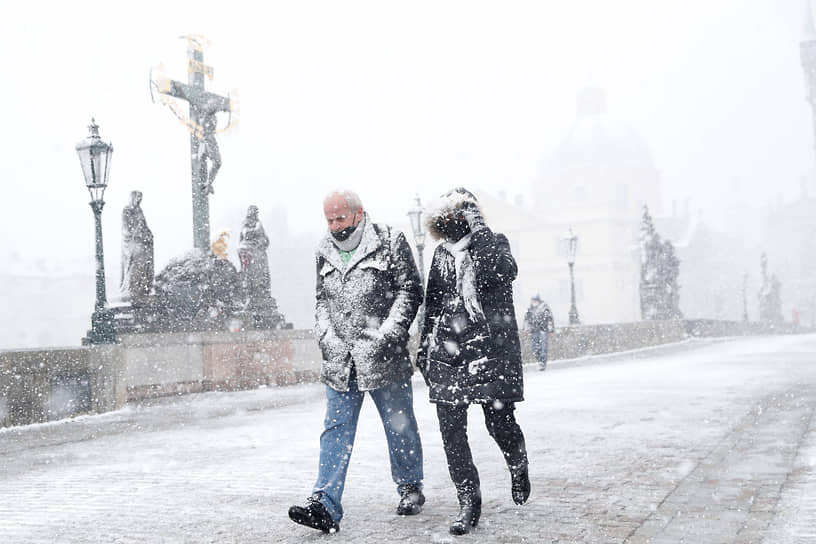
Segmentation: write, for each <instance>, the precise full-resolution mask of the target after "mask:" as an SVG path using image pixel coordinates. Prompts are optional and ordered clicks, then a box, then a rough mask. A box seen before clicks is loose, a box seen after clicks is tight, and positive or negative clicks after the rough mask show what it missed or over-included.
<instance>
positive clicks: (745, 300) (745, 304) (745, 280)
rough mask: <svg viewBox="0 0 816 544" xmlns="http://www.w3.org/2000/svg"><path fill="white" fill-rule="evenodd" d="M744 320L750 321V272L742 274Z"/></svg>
mask: <svg viewBox="0 0 816 544" xmlns="http://www.w3.org/2000/svg"><path fill="white" fill-rule="evenodd" d="M742 320H743V321H748V272H743V274H742Z"/></svg>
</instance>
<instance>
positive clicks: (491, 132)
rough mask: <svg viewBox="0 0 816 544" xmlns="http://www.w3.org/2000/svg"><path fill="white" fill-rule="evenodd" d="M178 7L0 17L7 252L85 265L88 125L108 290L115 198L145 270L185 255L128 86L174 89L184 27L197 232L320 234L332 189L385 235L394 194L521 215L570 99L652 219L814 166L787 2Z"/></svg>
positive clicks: (173, 147)
mask: <svg viewBox="0 0 816 544" xmlns="http://www.w3.org/2000/svg"><path fill="white" fill-rule="evenodd" d="M176 4H177V3H175V2H173V3H171V2H156V1H142V2H138V3H130V5H131V6H132V7H130V8H129V9H122V8H121V7H119V6H118V4H117V3H114V2H83V1H78V2H70V3H63V2H22V1H5V2H2V3H1V4H0V74H2V78H3V79H2V81H3V85H2V86H0V99H2V104H4V112H3V113H4V115H3V117H4V119H5V126H4V130H3V131H2V132H0V154H1V155H0V156H2V163H3V191H4V194H3V198H2V199H0V232H2V233H3V234H2V237H3V242H2V248H3V250H4V252H5V253H6V254H8V253H9V252H13V251H17V252H19V253H22V254H24V255H26V256H31V255H36V256H38V257H45V258H50V257H51V256H53V258H55V259H61V258H66V257H69V256H75V255H90V254H91V253H92V251H93V238H92V237H93V231H92V214H91V211H90V209H89V207H88V205H87V202H88V194H87V191H86V190H85V188H84V186H83V178H82V173H81V170H80V166H79V161H78V159H77V157H76V153H75V150H74V146H75V144H76V143H77V142H78V141H79V140H81V139H82V138H84V137H85V136H86V134H87V128H86V126H87V125H88V122H89V120H90V118H91V116H94V117H95V118H96V120H97V122H98V123H99V125H100V127H101V128H100V132H101V135H102V137H103V139H105V140H106V141H111V142H112V143H113V144H114V147H115V152H114V157H113V162H112V169H111V175H110V176H111V177H110V182H111V185H110V188H109V189H108V191H107V193H106V195H105V200H106V201H107V203H108V204H107V205H106V208H105V211H104V229H105V230H104V232H105V237H106V238H105V246H106V257H107V259H106V261H107V266H108V270H109V278H110V277H111V276H116V275H117V274H118V259H119V240H120V235H119V221H120V213H121V209H122V207H123V206H124V205H125V204H126V202H127V195H128V193H129V192H130V191H131V190H133V189H140V190H142V191H143V192H144V193H145V197H144V202H143V207H144V209H145V214H146V216H147V219H148V222H149V224H150V226H151V228H152V229H153V232H154V235H155V236H156V260H157V269H160V268H161V267H163V266H164V264H166V262H167V260H168V259H169V258H171V257H173V256H176V255H178V254H179V253H181V252H183V251H184V250H186V249H188V248H189V247H191V246H192V234H191V226H190V222H191V212H190V206H191V205H190V159H189V137H188V133H187V131H186V129H185V128H184V127H183V126H182V125H181V124H180V123H179V122H178V121H177V120H176V119H175V118H174V117H173V116H172V114H171V113H170V111H169V110H168V109H167V108H166V107H164V106H162V105H161V104H159V103H155V104H154V103H151V100H150V93H149V88H148V73H149V70H150V68H151V66H156V65H158V64H159V63H160V62H162V63H164V65H165V68H166V74H167V75H168V76H169V77H171V78H175V79H180V80H185V81H186V77H187V75H186V64H185V63H186V42H185V41H184V40H181V39H178V36H181V35H183V34H201V35H204V36H206V37H207V38H208V39H209V40H210V41H211V46H210V47H208V48H207V49H206V50H205V52H204V60H205V63H206V64H208V65H210V66H213V67H214V73H215V79H214V80H213V81H209V80H208V81H207V82H206V84H207V88H208V90H211V91H214V92H218V93H220V94H225V93H228V92H230V93H231V92H232V91H233V90H235V89H237V91H238V93H239V97H240V124H239V125H238V126H237V128H234V129H232V130H230V131H229V132H227V133H226V134H224V135H222V136H220V137H219V141H220V146H221V154H222V157H223V161H224V164H223V167H222V169H221V172H220V174H219V177H218V179H217V180H216V185H215V195H214V198H213V199H211V215H212V217H213V225H212V229H213V232H215V231H216V230H217V229H218V228H220V227H229V228H233V229H234V231H235V230H237V228H238V227H239V226H240V222H241V219H242V214H243V210H245V209H246V206H247V205H249V204H256V205H258V206H259V207H260V208H261V211H262V213H264V212H265V211H266V210H269V209H272V208H285V209H286V213H287V216H288V219H289V227H290V228H291V229H292V230H293V231H294V232H296V233H303V232H307V231H309V232H314V233H319V232H320V231H321V230H322V229H323V228H324V227H323V222H322V218H321V209H320V197H321V196H322V194H323V193H325V192H326V191H327V190H329V189H331V188H334V187H337V186H349V187H352V188H355V189H357V190H358V192H359V193H360V195H361V196H362V198H363V201H364V202H365V204H366V205H367V208H368V209H369V211H370V212H371V213H372V216H373V217H374V219H375V220H377V221H388V222H394V221H402V220H404V218H405V212H406V211H407V209H408V208H409V207H410V206H411V198H412V196H413V194H414V193H416V192H418V193H419V194H420V195H421V196H422V197H423V199H427V198H429V197H432V196H435V195H437V194H439V193H441V192H442V191H443V190H445V189H447V188H450V187H453V186H458V185H464V186H467V187H469V188H474V189H482V190H488V191H492V192H494V193H497V192H498V191H499V190H501V189H504V190H506V191H507V193H508V194H509V195H510V196H513V195H515V194H517V193H522V194H525V195H526V197H527V201H528V202H529V201H530V197H529V194H530V192H531V187H532V185H533V183H535V182H536V180H537V177H538V176H539V173H540V172H541V170H542V165H543V163H544V161H546V160H547V158H548V157H549V156H551V155H552V153H553V152H554V151H555V149H556V148H557V146H558V143H559V142H560V140H561V139H562V138H563V137H564V136H565V135H566V133H567V131H568V129H569V127H570V125H571V123H572V121H573V120H574V118H575V100H576V96H577V93H578V92H579V91H580V89H581V88H582V87H584V86H586V85H589V84H593V85H598V86H600V87H602V88H603V89H604V90H605V91H606V94H607V103H608V109H609V112H610V114H611V115H612V116H614V117H616V118H618V119H622V120H625V121H626V122H627V123H629V124H630V125H631V126H632V127H634V128H635V130H636V131H638V132H639V133H640V135H641V136H642V137H643V139H644V140H645V141H646V142H647V143H648V145H649V147H650V149H651V152H652V155H653V157H654V161H655V164H656V166H657V168H658V170H659V171H660V175H661V184H662V190H663V196H664V210H670V209H671V206H670V203H671V201H672V200H673V199H676V200H678V201H682V200H684V199H685V198H686V197H691V199H692V207H694V208H702V209H704V211H705V217H706V218H707V219H709V220H711V221H712V222H713V223H715V224H717V222H718V220H717V218H716V216H717V214H718V213H719V211H720V210H721V209H723V207H727V206H728V204H729V202H732V201H734V200H737V199H742V200H745V201H748V202H750V203H753V204H755V205H756V206H763V205H765V203H767V202H769V201H772V200H776V198H777V194H781V195H783V197H784V198H787V199H790V198H793V197H795V196H796V195H798V194H799V191H800V182H801V179H802V176H804V175H806V174H807V175H810V172H811V169H812V167H811V165H812V164H813V161H814V158H813V152H812V145H813V144H812V128H811V120H810V119H811V118H810V112H809V109H808V106H807V104H806V103H805V101H804V81H803V75H802V71H801V69H800V67H799V50H798V44H799V41H800V40H801V38H802V27H803V23H802V14H803V6H802V2H801V1H799V0H717V1H716V2H711V1H706V0H685V1H683V0H676V1H669V0H640V1H637V0H622V1H616V2H608V1H604V0H579V1H569V2H567V1H547V2H543V1H528V2H498V1H496V2H474V1H457V2H410V3H397V2H384V1H371V2H328V1H325V2H306V1H297V2H295V1H291V2H269V3H268V5H266V6H265V7H263V8H259V7H257V5H256V3H250V2H232V3H229V4H228V3H225V2H207V1H198V2H194V3H178V4H179V5H176ZM739 192H741V194H737V193H739ZM222 223H228V224H222ZM721 226H723V227H724V226H725V225H721ZM236 234H237V233H236ZM275 234H276V233H275V232H271V233H270V235H272V236H274V235H275Z"/></svg>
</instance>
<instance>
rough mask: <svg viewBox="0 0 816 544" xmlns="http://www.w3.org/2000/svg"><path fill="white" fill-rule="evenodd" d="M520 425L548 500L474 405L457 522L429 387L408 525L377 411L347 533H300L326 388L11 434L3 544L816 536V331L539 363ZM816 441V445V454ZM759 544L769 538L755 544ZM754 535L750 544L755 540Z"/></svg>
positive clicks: (356, 477) (193, 402)
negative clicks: (477, 517) (414, 511)
mask: <svg viewBox="0 0 816 544" xmlns="http://www.w3.org/2000/svg"><path fill="white" fill-rule="evenodd" d="M525 380H526V383H525V386H526V398H527V400H526V401H525V402H523V403H520V404H519V405H518V410H517V416H518V419H519V422H520V424H521V426H522V429H523V430H524V432H525V434H526V438H527V444H528V450H529V455H530V459H531V477H532V481H533V493H532V497H531V500H530V502H529V503H528V504H527V505H525V506H521V507H519V506H515V505H514V504H513V502H512V500H511V498H510V490H509V476H508V474H507V470H506V468H505V467H504V463H503V460H502V458H501V454H500V452H499V450H498V448H497V447H496V445H495V444H494V443H493V442H492V440H491V439H490V437H489V436H488V434H487V432H486V430H485V428H484V424H483V422H482V421H481V410H478V409H472V410H471V412H470V419H469V434H470V437H471V445H472V448H473V454H474V458H475V461H476V464H477V466H478V467H479V470H480V473H481V476H482V492H483V496H484V507H483V514H482V521H481V522H480V525H479V527H478V529H477V530H476V531H475V533H474V534H472V535H468V536H464V537H457V538H454V537H452V536H450V535H449V534H448V533H447V526H448V523H449V521H450V519H451V518H452V516H453V515H454V513H455V511H456V499H455V493H454V490H453V486H452V484H451V483H450V480H449V478H448V475H447V468H446V465H445V460H444V453H443V451H442V446H441V439H440V436H439V431H438V427H437V422H436V416H435V413H434V410H433V407H432V405H430V404H429V403H428V402H427V400H426V399H427V390H426V388H425V386H424V384H422V382H421V380H419V379H415V381H414V384H415V408H416V413H417V418H418V421H419V426H420V432H421V434H422V438H423V446H424V450H425V493H426V495H427V497H428V502H427V503H426V505H425V509H424V511H423V513H422V514H420V515H418V516H416V517H413V518H401V517H398V516H396V515H395V514H394V508H395V507H396V504H397V500H398V497H397V495H396V491H395V489H394V486H393V484H392V482H391V480H390V470H389V466H388V456H387V452H386V447H385V438H384V435H383V431H382V427H381V424H380V422H379V419H378V417H377V413H376V409H375V408H374V406H373V403H371V402H370V400H367V401H366V403H365V405H364V407H363V412H362V416H361V422H360V427H359V429H358V435H357V442H356V445H355V449H354V453H353V456H352V462H351V467H350V470H349V475H348V479H347V482H346V492H345V496H344V508H345V511H346V517H345V518H344V520H343V521H342V523H341V531H340V533H338V534H337V535H333V536H324V535H322V534H321V533H319V532H317V531H313V530H310V529H307V528H303V527H300V526H297V525H295V524H293V523H292V522H291V521H290V520H289V519H288V518H287V515H286V511H287V509H288V507H289V505H291V504H294V503H299V502H302V501H303V500H304V499H305V497H306V496H307V495H308V494H309V492H310V490H311V485H312V483H313V482H314V478H315V476H316V470H317V453H318V451H317V448H318V439H319V434H320V431H321V429H322V420H323V408H324V400H323V386H321V385H318V384H304V385H299V386H295V387H285V388H268V389H261V390H257V391H248V392H239V393H206V394H199V395H190V396H185V397H179V398H172V399H162V400H158V401H153V402H151V403H145V404H142V405H136V406H130V407H128V408H126V409H123V410H120V411H117V412H113V413H109V414H101V415H95V416H84V417H79V418H75V419H74V420H68V421H63V422H53V423H48V424H41V425H31V426H26V427H18V428H11V429H4V430H0V489H2V490H3V492H2V494H0V542H26V543H27V542H117V543H125V542H151V543H154V542H173V543H175V542H191V543H192V542H196V543H198V542H236V543H238V542H241V543H246V542H250V543H251V542H328V541H331V542H333V543H340V542H378V543H379V542H388V541H391V540H399V541H405V542H454V541H457V542H459V541H461V542H475V541H480V542H647V541H650V539H653V541H654V542H679V541H680V540H681V539H685V541H687V542H719V541H727V542H754V541H758V540H759V539H760V538H759V536H761V535H766V534H767V535H769V536H770V537H773V538H775V539H776V540H773V539H772V540H771V541H773V542H799V540H797V539H798V538H800V536H801V535H807V534H808V531H812V530H814V529H815V528H816V520H814V518H813V517H812V516H811V514H810V513H809V512H810V511H809V510H808V508H811V507H812V505H813V504H814V501H813V498H814V497H816V493H815V492H814V488H815V487H816V483H815V480H814V477H813V471H814V465H813V461H812V460H813V456H814V453H813V451H814V450H813V449H812V447H811V445H812V443H813V418H812V415H813V407H814V406H816V387H814V385H816V335H807V336H789V337H760V338H747V339H730V340H727V341H706V342H686V343H681V344H679V345H674V346H668V347H664V348H658V349H655V350H644V351H638V352H633V353H628V354H624V355H613V356H602V357H591V358H583V359H578V360H572V361H554V362H551V364H550V368H549V369H548V370H547V372H538V371H537V370H536V367H535V366H528V367H527V374H526V375H525ZM808 448H810V449H808ZM753 537H757V538H756V540H752V538H753ZM740 538H742V540H740Z"/></svg>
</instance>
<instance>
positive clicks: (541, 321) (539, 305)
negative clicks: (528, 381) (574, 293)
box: [524, 295, 555, 370]
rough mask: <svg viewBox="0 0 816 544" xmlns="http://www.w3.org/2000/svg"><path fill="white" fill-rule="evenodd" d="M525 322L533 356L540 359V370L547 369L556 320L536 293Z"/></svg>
mask: <svg viewBox="0 0 816 544" xmlns="http://www.w3.org/2000/svg"><path fill="white" fill-rule="evenodd" d="M524 323H525V324H526V326H527V330H528V331H529V332H530V341H531V343H532V346H533V356H534V357H535V358H536V361H538V369H539V370H547V351H548V349H549V338H550V333H551V332H555V321H554V320H553V314H552V310H550V307H549V306H548V305H547V303H546V302H543V301H542V300H541V297H540V296H538V295H536V296H534V297H533V298H532V300H531V301H530V307H529V308H528V309H527V313H526V314H525V316H524Z"/></svg>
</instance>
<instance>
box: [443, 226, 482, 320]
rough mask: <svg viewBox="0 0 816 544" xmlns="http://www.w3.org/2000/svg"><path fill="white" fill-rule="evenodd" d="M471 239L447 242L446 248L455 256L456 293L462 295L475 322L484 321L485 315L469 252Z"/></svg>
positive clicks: (467, 237)
mask: <svg viewBox="0 0 816 544" xmlns="http://www.w3.org/2000/svg"><path fill="white" fill-rule="evenodd" d="M470 237H471V235H470V234H468V235H467V236H463V237H462V238H461V239H460V240H459V241H458V242H445V244H444V247H445V249H447V250H448V251H449V252H450V254H451V255H453V263H454V265H455V267H456V291H457V292H458V293H459V295H461V297H462V301H463V302H464V304H465V309H466V310H467V313H468V315H469V316H470V318H471V319H472V320H473V321H483V320H484V319H485V314H484V311H483V310H482V305H481V303H480V302H479V296H478V294H477V293H476V270H475V269H474V267H473V259H472V258H471V257H470V252H469V251H468V248H469V247H470Z"/></svg>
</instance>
